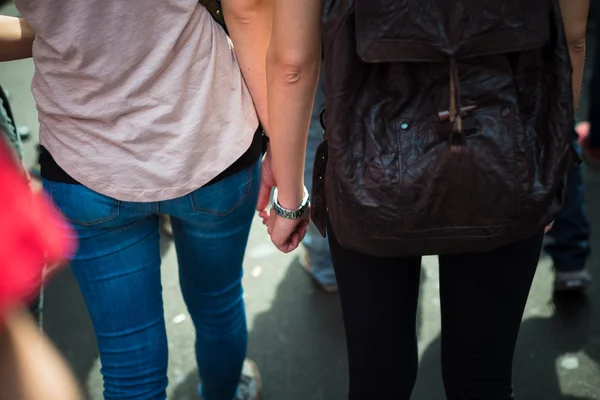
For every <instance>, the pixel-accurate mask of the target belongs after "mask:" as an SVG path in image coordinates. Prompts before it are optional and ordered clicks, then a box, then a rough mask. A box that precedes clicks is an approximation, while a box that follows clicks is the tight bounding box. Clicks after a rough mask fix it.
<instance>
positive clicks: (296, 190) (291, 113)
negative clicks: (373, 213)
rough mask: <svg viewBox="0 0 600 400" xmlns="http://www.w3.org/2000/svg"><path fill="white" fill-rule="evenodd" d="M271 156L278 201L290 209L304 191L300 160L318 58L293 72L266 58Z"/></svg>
mask: <svg viewBox="0 0 600 400" xmlns="http://www.w3.org/2000/svg"><path fill="white" fill-rule="evenodd" d="M267 63H268V64H267V76H268V86H267V87H268V89H269V91H268V98H269V115H270V116H271V117H270V118H271V119H270V124H271V126H270V127H271V131H270V132H271V135H270V136H271V149H270V151H271V156H272V162H273V171H274V173H275V180H276V182H277V187H278V189H279V203H280V204H281V206H283V207H285V208H290V209H294V208H296V207H297V206H298V204H300V202H301V201H302V196H303V192H304V160H305V157H306V141H307V136H308V128H309V125H310V118H311V114H312V107H313V103H314V97H315V92H316V88H317V80H318V77H319V67H320V63H319V60H318V58H317V59H315V60H314V61H312V62H310V63H307V64H305V65H304V66H303V67H302V68H300V69H299V70H298V72H296V73H291V72H289V71H288V69H287V68H286V67H285V66H283V65H281V64H278V63H277V61H275V60H272V59H271V58H269V60H268V61H267Z"/></svg>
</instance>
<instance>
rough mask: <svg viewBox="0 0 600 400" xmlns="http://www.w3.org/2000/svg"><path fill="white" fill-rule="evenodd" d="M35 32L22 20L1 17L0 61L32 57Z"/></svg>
mask: <svg viewBox="0 0 600 400" xmlns="http://www.w3.org/2000/svg"><path fill="white" fill-rule="evenodd" d="M34 39H35V32H34V31H33V29H31V27H30V26H29V25H28V24H27V23H26V22H25V20H23V19H22V18H16V17H8V16H5V15H0V61H12V60H20V59H22V58H29V57H31V53H32V47H33V40H34Z"/></svg>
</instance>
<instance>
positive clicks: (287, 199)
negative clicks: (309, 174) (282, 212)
mask: <svg viewBox="0 0 600 400" xmlns="http://www.w3.org/2000/svg"><path fill="white" fill-rule="evenodd" d="M304 190H305V188H304V185H301V186H299V187H295V188H282V187H279V188H278V194H277V202H278V203H279V205H280V206H281V207H283V208H285V209H287V210H295V209H297V208H298V207H300V205H301V204H302V200H304Z"/></svg>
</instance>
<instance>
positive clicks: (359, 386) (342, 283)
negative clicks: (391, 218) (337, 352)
mask: <svg viewBox="0 0 600 400" xmlns="http://www.w3.org/2000/svg"><path fill="white" fill-rule="evenodd" d="M328 237H329V244H330V248H331V255H332V256H333V265H334V268H335V272H336V276H337V281H338V286H339V293H340V300H341V304H342V313H343V318H344V327H345V329H346V341H347V350H348V364H349V372H350V390H349V397H348V398H349V399H350V400H373V399H394V400H408V399H409V398H410V395H411V393H412V390H413V386H414V384H415V380H416V378H417V366H418V353H417V335H416V318H417V302H418V298H419V283H420V273H421V258H420V257H414V258H377V257H372V256H369V255H365V254H361V253H357V252H355V251H351V250H348V249H345V248H343V247H341V246H340V245H339V243H338V242H337V241H336V238H335V233H334V232H332V230H331V229H328Z"/></svg>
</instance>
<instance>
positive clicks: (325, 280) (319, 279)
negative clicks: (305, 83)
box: [301, 74, 337, 293]
mask: <svg viewBox="0 0 600 400" xmlns="http://www.w3.org/2000/svg"><path fill="white" fill-rule="evenodd" d="M323 108H325V84H324V82H323V74H321V77H320V79H319V85H318V87H317V93H316V94H315V104H314V106H313V112H312V118H311V121H310V129H309V131H308V142H307V146H306V167H305V168H304V182H305V185H306V188H307V189H308V191H309V192H310V191H311V190H312V179H313V177H312V176H313V163H314V160H315V152H316V151H317V147H318V146H319V143H321V140H323V128H322V127H321V121H320V118H319V117H320V114H321V110H323ZM302 244H303V245H304V248H305V250H306V253H305V254H304V257H303V258H301V264H302V266H303V267H304V269H305V270H306V271H307V272H308V273H309V274H310V275H311V276H312V278H313V280H314V281H315V283H316V284H317V285H318V286H319V287H320V288H321V289H322V290H324V291H325V292H328V293H336V292H337V282H336V280H335V272H334V271H333V263H332V261H331V254H330V252H329V242H328V241H327V239H326V238H323V237H322V236H321V234H320V233H319V231H318V230H317V227H316V226H315V225H314V224H310V225H309V226H308V232H307V233H306V236H305V237H304V241H303V242H302Z"/></svg>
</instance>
